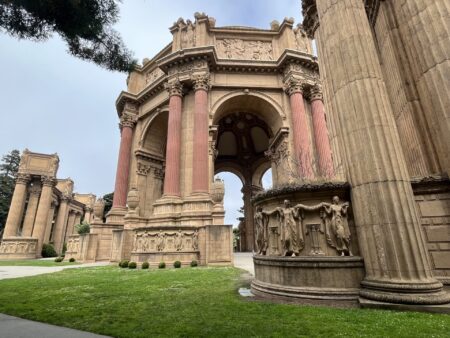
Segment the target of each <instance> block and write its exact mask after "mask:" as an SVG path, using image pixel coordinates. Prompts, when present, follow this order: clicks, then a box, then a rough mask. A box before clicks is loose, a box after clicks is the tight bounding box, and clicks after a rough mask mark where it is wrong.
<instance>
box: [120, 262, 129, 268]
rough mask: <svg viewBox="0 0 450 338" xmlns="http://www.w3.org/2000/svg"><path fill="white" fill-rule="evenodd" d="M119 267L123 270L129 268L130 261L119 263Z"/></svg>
mask: <svg viewBox="0 0 450 338" xmlns="http://www.w3.org/2000/svg"><path fill="white" fill-rule="evenodd" d="M119 266H120V267H121V268H128V261H127V260H123V261H122V262H120V263H119Z"/></svg>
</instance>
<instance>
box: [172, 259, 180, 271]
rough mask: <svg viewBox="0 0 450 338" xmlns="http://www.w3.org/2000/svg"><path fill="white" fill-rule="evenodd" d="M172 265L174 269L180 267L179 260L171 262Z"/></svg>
mask: <svg viewBox="0 0 450 338" xmlns="http://www.w3.org/2000/svg"><path fill="white" fill-rule="evenodd" d="M173 267H174V268H175V269H178V268H181V262H180V261H175V262H173Z"/></svg>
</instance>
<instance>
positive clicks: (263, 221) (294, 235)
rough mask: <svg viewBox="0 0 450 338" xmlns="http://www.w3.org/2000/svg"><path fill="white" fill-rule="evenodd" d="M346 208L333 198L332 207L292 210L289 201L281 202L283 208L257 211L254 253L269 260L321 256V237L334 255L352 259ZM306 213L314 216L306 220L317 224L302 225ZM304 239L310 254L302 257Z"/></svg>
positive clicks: (327, 204) (305, 222)
mask: <svg viewBox="0 0 450 338" xmlns="http://www.w3.org/2000/svg"><path fill="white" fill-rule="evenodd" d="M349 206H350V204H349V203H348V202H341V201H340V199H339V197H338V196H334V197H333V199H332V203H328V202H322V203H319V204H316V205H312V206H308V205H304V204H297V205H295V206H292V205H291V203H290V201H288V200H285V201H284V205H283V206H281V207H277V208H275V209H273V210H263V208H262V207H258V208H257V209H256V213H255V216H254V218H255V230H256V245H257V250H256V252H257V253H258V254H260V255H270V256H280V255H281V256H292V255H295V256H300V255H308V256H314V255H324V254H325V248H324V247H322V246H321V243H322V241H321V237H323V236H325V240H326V243H327V244H328V245H329V246H330V247H331V248H333V249H335V252H336V253H337V255H339V256H353V254H352V250H351V235H350V228H349V225H348V220H347V215H348V208H349ZM306 212H313V213H316V214H318V215H316V217H315V218H314V217H312V218H311V217H310V218H309V219H313V220H320V221H319V222H317V221H313V222H310V221H305V218H306V217H305V213H306ZM272 216H277V217H276V218H275V217H272ZM317 216H319V217H317ZM305 235H306V237H307V238H309V243H308V247H309V248H310V251H309V253H306V254H303V253H302V251H303V249H304V248H305V246H306V245H305V241H306V239H305Z"/></svg>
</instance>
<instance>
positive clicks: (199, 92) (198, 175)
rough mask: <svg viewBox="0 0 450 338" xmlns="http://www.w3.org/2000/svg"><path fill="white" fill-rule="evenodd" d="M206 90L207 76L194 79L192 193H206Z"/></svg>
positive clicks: (207, 177) (207, 175)
mask: <svg viewBox="0 0 450 338" xmlns="http://www.w3.org/2000/svg"><path fill="white" fill-rule="evenodd" d="M208 89H209V76H208V75H202V76H198V77H197V78H196V79H195V83H194V90H195V113H194V149H193V151H194V155H193V164H192V171H193V173H192V174H193V177H192V192H194V193H206V192H208V188H209V186H208V179H209V172H208Z"/></svg>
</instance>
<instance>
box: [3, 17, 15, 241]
mask: <svg viewBox="0 0 450 338" xmlns="http://www.w3.org/2000/svg"><path fill="white" fill-rule="evenodd" d="M0 15H1V14H0ZM19 163H20V152H19V151H18V150H12V151H11V152H10V153H8V154H6V155H4V156H3V157H2V162H1V164H0V238H1V237H2V233H3V228H4V227H5V223H6V218H7V217H8V211H9V206H10V204H11V199H12V195H13V193H14V186H15V183H16V182H15V180H16V176H17V171H18V170H19Z"/></svg>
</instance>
